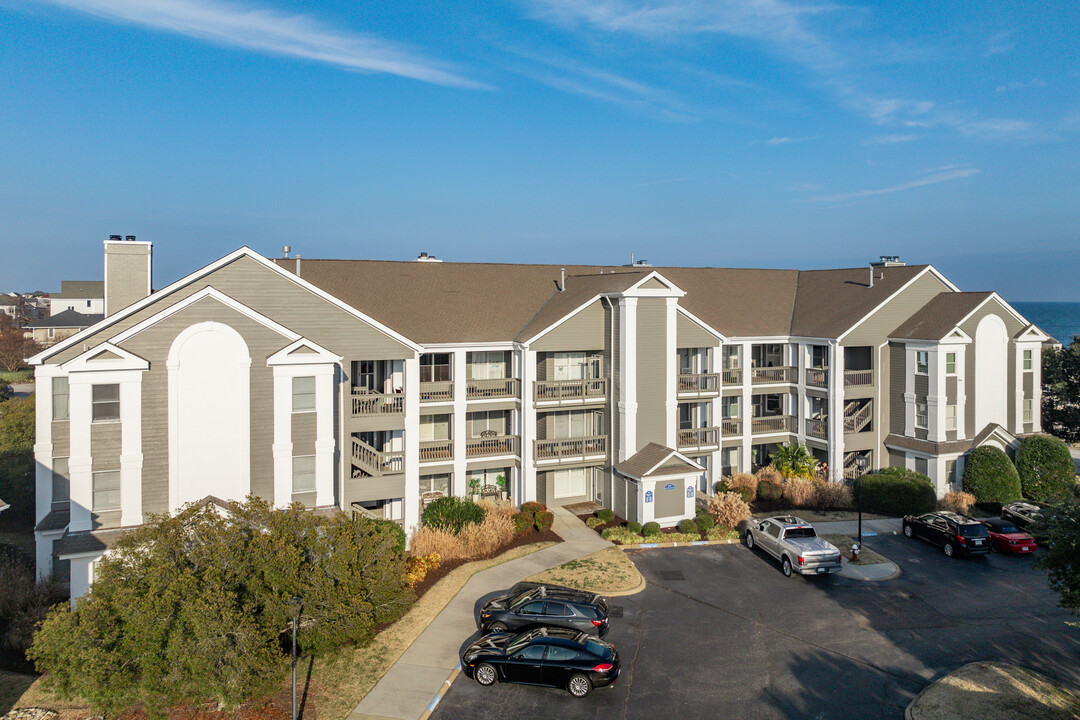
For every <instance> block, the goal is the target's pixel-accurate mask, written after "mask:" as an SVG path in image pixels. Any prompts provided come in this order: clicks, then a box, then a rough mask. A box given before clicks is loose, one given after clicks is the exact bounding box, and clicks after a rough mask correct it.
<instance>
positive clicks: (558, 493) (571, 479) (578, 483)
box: [551, 468, 589, 498]
mask: <svg viewBox="0 0 1080 720" xmlns="http://www.w3.org/2000/svg"><path fill="white" fill-rule="evenodd" d="M588 473H589V468H573V469H572V470H556V471H555V472H553V473H551V477H552V478H553V479H554V483H555V497H557V498H565V497H577V496H578V495H584V494H585V493H586V490H587V482H586V480H587V478H588Z"/></svg>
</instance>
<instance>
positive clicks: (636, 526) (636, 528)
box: [626, 522, 641, 535]
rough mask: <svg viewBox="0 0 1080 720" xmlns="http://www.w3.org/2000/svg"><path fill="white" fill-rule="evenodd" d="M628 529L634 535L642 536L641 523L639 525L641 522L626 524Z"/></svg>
mask: <svg viewBox="0 0 1080 720" xmlns="http://www.w3.org/2000/svg"><path fill="white" fill-rule="evenodd" d="M626 529H627V530H629V531H630V532H632V533H636V534H638V535H640V534H641V523H639V522H628V523H626Z"/></svg>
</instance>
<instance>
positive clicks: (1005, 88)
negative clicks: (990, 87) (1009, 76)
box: [995, 78, 1046, 93]
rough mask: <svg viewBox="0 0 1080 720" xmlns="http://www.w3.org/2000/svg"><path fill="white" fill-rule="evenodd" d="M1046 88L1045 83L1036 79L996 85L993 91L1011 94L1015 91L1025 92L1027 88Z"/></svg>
mask: <svg viewBox="0 0 1080 720" xmlns="http://www.w3.org/2000/svg"><path fill="white" fill-rule="evenodd" d="M1037 87H1046V81H1045V80H1040V79H1038V78H1032V79H1031V80H1025V81H1020V80H1017V81H1014V82H1011V83H1005V84H1004V85H998V86H997V88H995V90H996V91H997V92H999V93H1006V92H1013V91H1015V90H1027V89H1028V88H1037Z"/></svg>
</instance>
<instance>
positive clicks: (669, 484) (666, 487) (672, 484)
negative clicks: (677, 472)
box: [664, 483, 675, 490]
mask: <svg viewBox="0 0 1080 720" xmlns="http://www.w3.org/2000/svg"><path fill="white" fill-rule="evenodd" d="M664 489H665V490H674V489H675V483H668V484H667V485H665V486H664Z"/></svg>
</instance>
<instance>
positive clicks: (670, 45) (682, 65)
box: [0, 0, 1080, 300]
mask: <svg viewBox="0 0 1080 720" xmlns="http://www.w3.org/2000/svg"><path fill="white" fill-rule="evenodd" d="M0 37H2V38H3V39H4V40H3V42H2V43H0V254H2V257H3V258H4V260H3V262H0V289H4V290H30V289H44V290H58V289H59V281H60V279H61V278H69V279H73V278H87V279H93V278H99V277H100V276H101V272H102V270H101V267H102V260H101V251H102V246H101V242H102V241H103V240H104V239H105V238H106V237H107V236H108V235H109V234H111V233H122V234H134V235H137V236H138V237H139V239H140V240H152V241H153V242H154V251H155V285H157V286H159V287H160V286H162V285H164V284H165V283H167V282H169V281H171V280H173V279H176V278H177V277H180V276H181V275H183V274H185V273H187V272H189V271H191V270H193V269H195V268H197V267H200V266H202V265H204V264H206V263H208V262H211V261H213V260H214V259H216V258H218V257H220V256H221V255H223V254H225V253H227V252H229V251H231V250H233V249H235V248H237V247H239V246H241V245H250V246H251V247H253V248H255V249H256V250H258V251H260V252H262V253H264V254H267V255H275V254H278V253H279V252H280V248H281V246H282V245H283V244H288V245H291V246H292V247H293V249H294V251H295V252H300V253H301V254H302V255H304V256H306V257H348V258H375V259H411V258H413V257H415V256H416V255H417V253H418V252H419V251H421V250H424V251H427V252H429V253H432V254H434V255H436V256H438V257H441V258H445V259H447V260H463V261H502V262H544V263H597V264H615V263H625V262H629V260H630V253H631V252H633V253H634V254H635V256H636V257H637V258H639V259H640V258H645V259H648V260H649V261H650V262H652V263H654V264H657V265H713V266H736V267H739V266H754V267H800V268H816V267H836V266H845V267H847V266H858V265H863V264H865V263H866V262H868V261H869V260H871V259H874V258H876V256H878V255H881V254H896V255H900V256H901V257H902V258H903V259H904V260H907V261H909V262H931V263H933V264H934V265H936V266H937V267H939V268H940V269H941V270H943V271H944V272H945V273H946V274H947V275H949V276H950V277H951V278H952V279H953V280H954V281H955V282H956V283H957V284H958V285H960V286H961V287H962V288H964V289H971V290H980V289H996V290H998V291H999V292H1001V293H1002V294H1003V295H1005V297H1007V298H1010V299H1014V300H1080V290H1078V289H1077V288H1078V287H1080V286H1078V285H1077V283H1076V282H1075V278H1077V277H1080V202H1078V200H1080V43H1077V42H1076V38H1077V37H1080V6H1078V5H1077V3H1076V2H1075V0H1068V1H1064V0H1063V1H1060V2H1058V1H1050V2H1038V3H1013V2H997V1H989V2H984V3H970V2H950V1H947V0H943V1H935V2H923V3H916V4H913V3H902V2H848V3H836V2H828V0H822V1H821V2H794V1H789V0H733V1H732V2H721V1H719V0H652V1H651V2H639V1H637V0H579V1H576V2H572V1H571V0H502V1H499V2H485V1H479V2H472V3H402V2H397V1H395V0H384V1H383V2H357V1H355V0H354V1H351V2H345V1H341V2H334V1H328V2H318V3H314V2H310V3H304V4H302V5H300V4H288V3H284V2H277V1H275V0H236V1H235V2H234V1H233V0H229V1H227V2H226V1H225V0H55V2H28V1H27V0H6V1H5V2H3V3H2V4H0Z"/></svg>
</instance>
